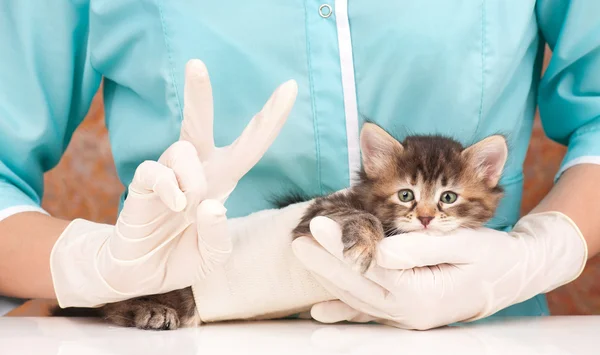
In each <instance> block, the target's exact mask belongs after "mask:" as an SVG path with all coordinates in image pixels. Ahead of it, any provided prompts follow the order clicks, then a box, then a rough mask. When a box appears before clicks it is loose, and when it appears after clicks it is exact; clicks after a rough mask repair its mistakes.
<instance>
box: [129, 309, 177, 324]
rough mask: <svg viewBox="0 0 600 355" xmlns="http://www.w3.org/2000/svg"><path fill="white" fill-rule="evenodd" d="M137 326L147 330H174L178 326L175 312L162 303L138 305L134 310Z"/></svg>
mask: <svg viewBox="0 0 600 355" xmlns="http://www.w3.org/2000/svg"><path fill="white" fill-rule="evenodd" d="M134 313H135V315H134V323H135V326H136V327H137V328H140V329H149V330H175V329H177V328H179V317H178V316H177V312H176V311H175V310H174V309H173V308H170V307H166V306H163V305H152V306H147V307H140V308H138V309H137V310H135V311H134Z"/></svg>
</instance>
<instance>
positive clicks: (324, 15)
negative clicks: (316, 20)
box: [319, 4, 333, 18]
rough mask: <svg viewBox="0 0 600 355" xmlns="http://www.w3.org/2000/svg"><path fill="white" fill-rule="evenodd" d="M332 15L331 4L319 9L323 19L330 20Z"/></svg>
mask: <svg viewBox="0 0 600 355" xmlns="http://www.w3.org/2000/svg"><path fill="white" fill-rule="evenodd" d="M332 13H333V11H332V10H331V6H330V5H329V4H323V5H321V6H320V7H319V15H321V17H322V18H328V17H329V16H331V14H332Z"/></svg>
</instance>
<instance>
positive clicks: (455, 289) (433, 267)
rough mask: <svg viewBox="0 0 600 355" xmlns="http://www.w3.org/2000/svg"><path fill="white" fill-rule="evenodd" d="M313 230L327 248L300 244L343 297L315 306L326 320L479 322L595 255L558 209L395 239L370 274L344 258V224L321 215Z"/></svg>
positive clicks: (559, 281) (571, 273)
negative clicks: (502, 228)
mask: <svg viewBox="0 0 600 355" xmlns="http://www.w3.org/2000/svg"><path fill="white" fill-rule="evenodd" d="M311 230H312V234H313V236H315V238H316V239H317V240H318V241H319V243H320V245H319V243H317V242H315V241H314V240H312V239H309V238H299V239H297V240H296V241H294V243H293V248H294V254H295V255H296V256H297V257H298V259H299V260H300V261H301V262H302V263H303V265H304V266H305V267H307V268H308V269H309V270H311V271H312V272H313V274H314V275H315V277H316V278H317V280H319V282H320V283H321V284H322V285H323V286H324V287H325V289H327V291H328V292H330V293H331V294H332V295H334V296H335V297H336V298H338V299H339V300H341V302H340V301H330V302H324V303H320V304H317V305H315V306H314V307H313V308H312V310H311V315H312V317H313V318H315V319H316V320H319V321H322V322H326V323H333V322H339V321H344V320H349V321H355V322H366V321H377V322H380V323H384V324H388V325H393V326H396V327H400V328H407V329H430V328H434V327H438V326H444V325H448V324H452V323H456V322H464V321H474V320H477V319H481V318H484V317H487V316H490V315H492V314H494V313H495V312H497V311H499V310H501V309H503V308H505V307H508V306H510V305H513V304H516V303H519V302H522V301H525V300H527V299H529V298H531V297H534V296H535V295H537V294H540V293H544V292H548V291H551V290H553V289H555V288H557V287H559V286H561V285H564V284H566V283H568V282H570V281H572V280H573V279H575V278H576V277H578V275H579V274H580V273H581V271H582V269H583V267H584V265H585V262H586V259H587V249H586V243H585V241H584V239H583V237H582V236H581V233H580V232H579V229H578V228H577V226H576V225H575V224H574V223H573V222H572V221H571V219H569V218H568V217H566V216H565V215H564V214H562V213H558V212H546V213H538V214H532V215H528V216H526V217H524V218H522V219H521V220H520V221H519V222H518V223H517V224H516V225H515V227H514V229H513V230H512V231H511V232H509V233H505V232H499V231H496V230H492V229H486V228H482V229H477V230H470V229H462V230H457V231H455V232H453V233H452V234H449V235H445V236H429V235H424V234H417V233H410V234H404V235H397V236H393V237H390V238H387V239H385V240H383V241H382V242H381V243H380V246H379V250H378V255H377V264H376V265H374V266H373V267H372V268H371V269H370V270H368V271H367V272H366V274H365V276H366V277H363V276H361V275H360V274H357V273H355V272H353V271H351V269H350V268H349V267H348V266H347V265H346V263H345V262H344V260H343V256H342V244H341V242H340V240H341V231H340V228H339V226H338V225H337V223H335V222H334V221H332V220H330V219H327V218H324V217H317V218H315V219H314V220H313V221H312V224H311Z"/></svg>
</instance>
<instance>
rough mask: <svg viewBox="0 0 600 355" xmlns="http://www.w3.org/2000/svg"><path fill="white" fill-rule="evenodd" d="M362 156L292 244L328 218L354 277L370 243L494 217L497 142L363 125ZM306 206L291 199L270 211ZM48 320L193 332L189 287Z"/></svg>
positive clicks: (365, 262) (501, 159) (502, 150)
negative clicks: (88, 318)
mask: <svg viewBox="0 0 600 355" xmlns="http://www.w3.org/2000/svg"><path fill="white" fill-rule="evenodd" d="M361 152H362V157H363V167H362V169H361V171H360V172H359V177H360V179H359V182H358V184H356V185H355V186H353V187H352V188H350V189H348V190H345V191H342V192H337V193H334V194H331V195H328V196H323V197H318V198H316V199H315V200H314V203H312V205H311V206H310V207H309V209H308V210H307V212H306V213H305V215H304V216H303V218H302V220H301V222H300V223H299V225H298V226H297V227H296V228H295V229H294V232H293V234H294V235H293V237H294V238H297V237H300V236H310V235H311V234H310V229H309V223H310V221H311V219H312V218H314V217H316V216H327V217H329V218H332V219H333V220H335V221H337V222H338V223H339V224H340V225H341V226H342V230H343V244H344V253H345V256H346V257H347V258H348V259H349V260H351V261H352V262H353V263H354V265H356V268H357V269H359V270H360V271H361V272H364V271H366V270H367V269H368V268H369V266H370V265H371V263H372V260H373V257H374V255H375V250H376V246H377V243H378V242H379V241H380V240H381V239H383V238H384V237H386V236H390V235H394V234H400V233H405V232H411V231H420V232H426V233H444V232H448V231H451V230H453V229H456V228H458V227H470V228H475V227H478V226H481V225H483V224H484V223H485V222H486V221H488V220H489V219H490V218H491V217H492V216H493V215H494V212H495V210H496V207H497V205H498V203H499V201H500V199H501V197H502V194H503V191H502V188H501V187H500V186H499V185H498V181H499V179H500V175H501V173H502V169H503V166H504V163H505V161H506V156H507V147H506V143H505V140H504V139H503V138H502V137H500V136H491V137H489V138H486V139H484V140H482V141H481V142H479V143H477V144H474V145H472V146H470V147H468V148H466V149H465V148H464V147H463V146H461V144H460V143H458V142H456V141H454V140H452V139H449V138H445V137H441V136H410V137H408V138H406V140H405V141H404V142H402V143H400V142H398V141H397V140H396V139H394V138H393V137H392V136H391V135H389V134H388V133H387V132H385V131H384V130H383V129H381V128H380V127H378V126H376V125H374V124H372V123H367V124H365V125H364V126H363V129H362V130H361ZM454 197H456V198H454ZM309 199H310V198H309V197H307V196H303V195H301V194H292V195H290V196H288V197H285V198H283V199H280V200H279V202H278V203H277V205H278V207H280V208H281V207H284V206H286V205H289V204H292V203H297V202H302V201H307V200H309ZM90 312H93V313H90ZM54 314H55V315H65V316H66V315H70V316H73V315H84V316H85V315H100V316H103V317H104V318H105V319H106V320H108V321H109V322H112V323H114V324H117V325H121V326H125V327H137V328H141V329H153V330H171V329H176V328H178V327H181V326H186V325H188V326H189V325H195V324H198V316H197V314H196V307H195V303H194V297H193V294H192V291H191V288H189V287H188V288H185V289H182V290H176V291H173V292H169V293H165V294H161V295H151V296H146V297H139V298H135V299H131V300H127V301H122V302H117V303H112V304H107V305H105V306H103V307H101V308H99V309H96V310H79V311H78V310H77V309H64V310H61V309H56V310H55V311H54Z"/></svg>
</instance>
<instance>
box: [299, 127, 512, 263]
mask: <svg viewBox="0 0 600 355" xmlns="http://www.w3.org/2000/svg"><path fill="white" fill-rule="evenodd" d="M360 139H361V152H362V157H363V167H362V169H361V171H360V173H359V178H360V179H359V182H358V183H357V184H356V185H355V186H353V187H352V188H350V189H348V190H346V191H342V192H338V193H334V194H331V195H329V196H324V197H319V198H317V199H316V200H315V202H314V203H313V204H312V205H311V206H310V208H309V210H308V211H307V213H306V214H305V216H304V217H303V219H302V221H301V223H300V224H299V225H298V227H297V228H296V229H295V230H294V237H295V238H297V237H300V236H310V229H309V224H310V221H311V220H312V219H313V218H314V217H316V216H327V217H329V218H331V219H333V220H335V221H336V222H338V223H339V224H340V225H341V226H342V231H343V244H344V254H345V256H346V257H347V258H348V259H350V260H352V261H353V262H354V263H355V265H356V267H357V268H358V269H359V270H360V271H362V272H364V271H366V270H367V269H368V268H369V266H370V265H371V262H372V260H373V257H374V255H375V250H376V246H377V243H378V242H379V241H380V240H381V239H383V238H384V237H386V236H390V235H395V234H401V233H406V232H413V231H420V232H425V233H435V234H443V233H445V232H449V231H452V230H454V229H456V228H459V227H469V228H476V227H479V226H481V225H483V224H485V223H486V222H487V221H488V220H489V219H490V218H491V217H492V216H493V215H494V213H495V211H496V208H497V206H498V204H499V202H500V199H501V198H502V195H503V190H502V188H501V187H500V186H499V185H498V181H499V179H500V176H501V174H502V169H503V167H504V164H505V162H506V158H507V146H506V142H505V140H504V138H503V137H501V136H491V137H488V138H486V139H484V140H482V141H480V142H478V143H476V144H474V145H472V146H470V147H468V148H464V147H463V146H462V145H461V144H460V143H458V142H457V141H455V140H452V139H450V138H446V137H442V136H410V137H408V138H406V140H404V142H402V143H400V142H398V141H397V140H396V139H394V138H393V137H392V136H391V135H389V134H388V133H387V132H385V131H384V130H383V129H382V128H380V127H379V126H377V125H375V124H372V123H367V124H365V125H364V126H363V129H362V130H361V137H360ZM402 197H404V198H402ZM406 197H408V198H406Z"/></svg>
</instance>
